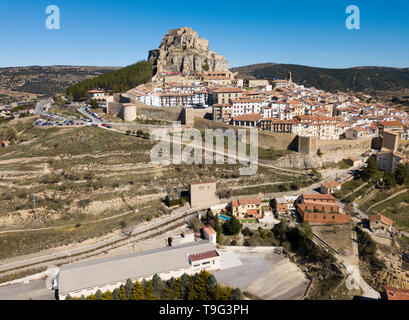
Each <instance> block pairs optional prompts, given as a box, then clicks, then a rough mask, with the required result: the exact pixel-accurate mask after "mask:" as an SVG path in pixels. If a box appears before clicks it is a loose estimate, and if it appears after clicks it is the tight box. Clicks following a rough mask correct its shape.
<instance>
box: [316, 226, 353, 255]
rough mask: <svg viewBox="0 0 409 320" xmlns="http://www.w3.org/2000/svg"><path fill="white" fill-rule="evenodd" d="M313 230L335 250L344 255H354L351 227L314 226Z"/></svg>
mask: <svg viewBox="0 0 409 320" xmlns="http://www.w3.org/2000/svg"><path fill="white" fill-rule="evenodd" d="M311 228H312V230H313V231H314V233H315V234H316V235H318V236H319V237H320V238H321V239H323V240H324V241H326V242H327V243H328V244H329V245H330V246H331V247H333V248H334V249H335V250H337V251H339V252H341V253H342V254H344V255H347V256H348V255H351V254H352V240H351V227H350V225H349V224H348V225H334V226H330V225H325V226H324V225H323V226H312V227H311Z"/></svg>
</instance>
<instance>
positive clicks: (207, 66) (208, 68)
mask: <svg viewBox="0 0 409 320" xmlns="http://www.w3.org/2000/svg"><path fill="white" fill-rule="evenodd" d="M202 69H203V70H204V71H209V70H210V66H209V65H208V64H207V63H206V64H204V65H203V66H202Z"/></svg>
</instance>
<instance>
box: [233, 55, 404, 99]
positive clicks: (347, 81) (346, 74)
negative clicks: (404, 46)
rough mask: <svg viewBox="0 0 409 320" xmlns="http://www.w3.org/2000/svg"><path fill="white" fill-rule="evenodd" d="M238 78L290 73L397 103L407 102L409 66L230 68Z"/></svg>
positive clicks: (306, 80)
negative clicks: (403, 67) (399, 67)
mask: <svg viewBox="0 0 409 320" xmlns="http://www.w3.org/2000/svg"><path fill="white" fill-rule="evenodd" d="M231 71H232V72H238V73H239V76H240V77H244V78H246V77H250V78H256V79H274V78H279V79H286V78H287V77H288V74H289V72H292V76H293V81H294V82H296V83H298V84H302V85H305V86H306V87H315V88H317V89H321V90H325V91H330V92H335V91H343V92H354V93H365V94H369V95H371V96H378V97H381V98H385V99H386V100H390V101H391V100H392V99H393V98H394V97H395V98H396V99H397V100H396V99H395V102H396V103H402V104H405V103H408V105H409V68H405V69H398V68H389V67H357V68H349V69H326V68H314V67H307V66H301V65H293V64H276V63H261V64H254V65H249V66H244V67H238V68H232V69H231Z"/></svg>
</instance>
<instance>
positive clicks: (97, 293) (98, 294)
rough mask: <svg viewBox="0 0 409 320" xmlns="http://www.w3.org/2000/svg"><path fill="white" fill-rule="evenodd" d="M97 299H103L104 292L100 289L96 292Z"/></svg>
mask: <svg viewBox="0 0 409 320" xmlns="http://www.w3.org/2000/svg"><path fill="white" fill-rule="evenodd" d="M95 299H96V300H101V299H102V291H101V290H100V289H98V290H97V292H95Z"/></svg>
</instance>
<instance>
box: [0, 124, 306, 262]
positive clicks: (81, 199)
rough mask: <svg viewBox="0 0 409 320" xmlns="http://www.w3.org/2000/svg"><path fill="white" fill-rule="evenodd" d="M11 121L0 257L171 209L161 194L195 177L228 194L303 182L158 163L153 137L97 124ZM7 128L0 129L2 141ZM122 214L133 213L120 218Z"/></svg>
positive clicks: (1, 193) (1, 174)
mask: <svg viewBox="0 0 409 320" xmlns="http://www.w3.org/2000/svg"><path fill="white" fill-rule="evenodd" d="M13 126H15V128H14V129H15V131H16V132H17V139H16V143H15V144H14V145H11V146H10V147H8V148H1V149H0V252H1V255H0V258H4V257H11V256H16V255H21V254H26V253H31V252H35V251H38V250H44V249H48V248H51V247H54V246H57V245H62V244H68V243H72V242H78V241H84V240H85V239H87V238H90V237H98V236H101V235H104V234H106V233H110V232H113V231H115V230H120V229H121V228H124V226H127V225H128V226H129V225H130V224H136V223H138V222H141V221H144V220H148V219H150V218H152V217H153V216H157V215H162V214H166V213H168V210H167V208H166V207H165V206H164V205H163V204H162V202H161V199H162V198H163V197H164V196H165V195H166V190H167V188H171V187H172V188H174V187H180V188H182V190H187V186H188V184H189V183H190V182H192V181H219V182H220V183H219V185H218V191H223V190H224V189H226V188H229V187H232V186H243V185H245V184H246V185H252V184H253V183H255V182H257V184H263V183H272V182H274V183H277V184H281V183H283V184H288V183H289V182H290V181H293V180H297V179H301V177H297V175H296V174H292V175H290V176H289V173H288V172H287V173H285V171H282V172H281V171H280V170H276V169H272V168H266V167H260V168H259V171H258V173H257V174H256V175H255V176H253V177H251V178H248V179H247V178H246V179H244V178H243V177H241V176H240V175H239V168H240V167H241V165H228V164H224V165H185V164H182V165H170V166H158V165H154V164H152V163H151V161H150V150H151V149H152V147H153V145H154V142H151V141H150V140H148V139H142V138H137V137H135V136H127V135H124V134H121V133H116V132H110V131H107V130H102V129H98V128H50V129H43V128H33V127H32V126H31V125H30V124H27V125H19V126H17V124H14V125H13ZM7 130H8V128H6V127H5V126H0V139H3V138H4V136H2V134H5V132H6V131H7ZM304 179H305V178H304ZM246 181H247V182H246ZM33 195H34V199H35V209H36V210H34V199H33ZM125 212H130V213H129V215H123V216H120V215H121V214H122V213H125ZM101 218H109V219H107V220H103V221H100V219H101ZM95 221H99V222H95ZM43 228H49V229H43ZM30 229H40V230H38V231H35V232H34V231H28V230H30ZM10 230H27V232H24V233H10V232H7V231H10ZM11 243H15V244H18V246H14V245H11Z"/></svg>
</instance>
